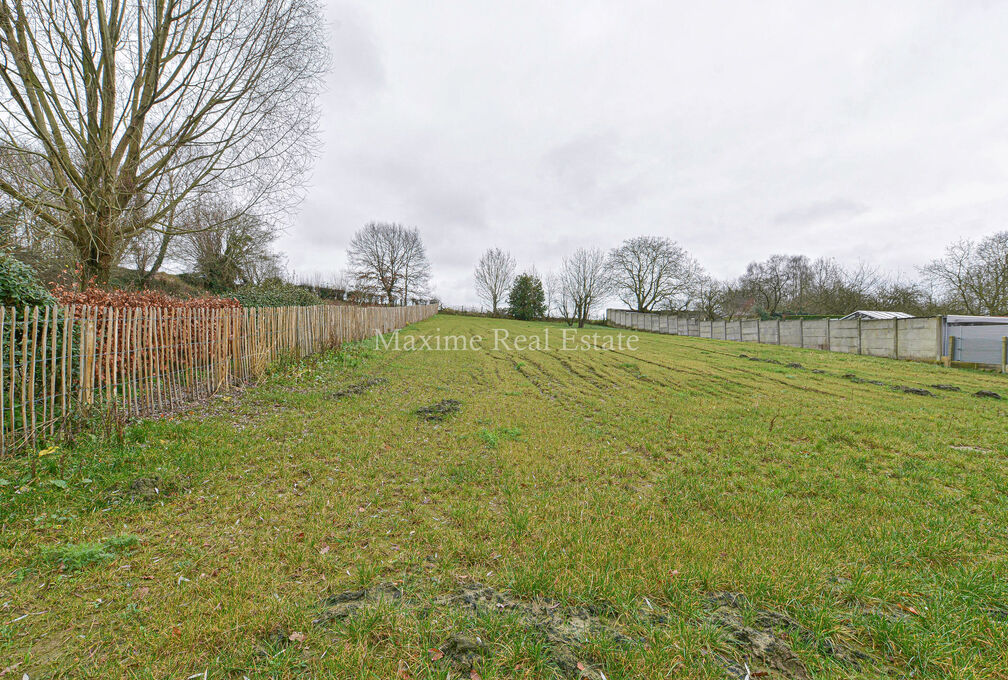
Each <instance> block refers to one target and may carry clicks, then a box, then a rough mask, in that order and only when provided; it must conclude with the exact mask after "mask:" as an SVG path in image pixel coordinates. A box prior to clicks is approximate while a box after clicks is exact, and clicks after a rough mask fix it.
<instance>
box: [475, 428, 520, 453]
mask: <svg viewBox="0 0 1008 680" xmlns="http://www.w3.org/2000/svg"><path fill="white" fill-rule="evenodd" d="M521 433H522V431H521V430H520V429H518V428H517V427H498V428H495V429H493V430H488V429H486V428H484V429H482V430H480V431H479V432H478V433H477V435H478V436H479V438H480V439H482V440H483V443H484V444H486V445H487V446H488V447H490V448H491V449H496V448H497V447H498V446H500V444H501V442H506V441H510V440H514V439H518V438H519V437H520V436H521Z"/></svg>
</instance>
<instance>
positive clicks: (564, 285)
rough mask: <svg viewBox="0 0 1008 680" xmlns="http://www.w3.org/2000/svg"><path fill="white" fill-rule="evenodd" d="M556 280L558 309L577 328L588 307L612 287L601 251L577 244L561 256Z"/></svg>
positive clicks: (582, 324) (587, 311)
mask: <svg viewBox="0 0 1008 680" xmlns="http://www.w3.org/2000/svg"><path fill="white" fill-rule="evenodd" d="M558 284H559V291H558V296H559V300H560V313H561V314H562V315H563V316H564V318H565V319H568V324H572V323H573V322H574V321H577V325H578V328H584V325H585V322H586V321H587V320H588V317H589V316H590V315H591V312H592V310H593V309H594V308H595V307H596V306H597V305H598V304H599V303H600V302H602V301H603V300H604V299H605V297H606V296H607V295H608V294H609V293H610V292H611V291H612V279H611V277H610V275H609V269H608V263H607V261H606V255H605V253H604V252H602V251H601V250H598V249H595V248H592V249H585V248H579V249H578V250H576V251H575V252H574V254H573V255H571V256H570V257H567V258H564V261H563V265H562V266H561V269H560V274H559V281H558ZM568 315H569V316H568Z"/></svg>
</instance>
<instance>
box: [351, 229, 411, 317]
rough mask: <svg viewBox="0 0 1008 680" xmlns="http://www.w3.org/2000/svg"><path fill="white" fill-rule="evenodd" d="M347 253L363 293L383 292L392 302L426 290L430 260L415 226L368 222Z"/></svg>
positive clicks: (388, 301) (406, 299) (357, 234)
mask: <svg viewBox="0 0 1008 680" xmlns="http://www.w3.org/2000/svg"><path fill="white" fill-rule="evenodd" d="M347 255H348V260H349V264H350V269H351V270H352V272H353V275H354V278H355V280H356V282H357V287H358V289H359V291H360V292H361V293H362V294H367V293H376V292H380V293H381V294H382V296H383V297H384V299H385V301H386V303H387V304H390V305H391V304H394V303H395V302H396V300H404V301H406V302H408V301H409V299H410V298H409V296H410V295H411V294H412V295H413V296H414V297H416V296H418V295H420V294H423V293H425V292H426V285H427V280H428V279H429V278H430V263H429V262H428V261H427V252H426V249H425V248H424V245H423V241H422V239H421V238H420V232H419V231H418V230H417V229H416V228H415V227H414V228H412V229H409V228H407V227H404V226H403V225H401V224H395V223H388V222H369V223H368V224H366V225H364V227H363V228H361V229H360V230H358V231H357V233H356V234H354V237H353V239H351V241H350V248H349V250H348V252H347Z"/></svg>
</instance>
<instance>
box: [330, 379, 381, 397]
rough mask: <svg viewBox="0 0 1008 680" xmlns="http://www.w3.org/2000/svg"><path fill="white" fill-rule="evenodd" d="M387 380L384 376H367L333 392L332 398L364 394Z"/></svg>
mask: <svg viewBox="0 0 1008 680" xmlns="http://www.w3.org/2000/svg"><path fill="white" fill-rule="evenodd" d="M386 382H388V381H387V380H386V379H385V378H368V379H367V380H361V381H360V382H357V383H354V384H353V385H350V386H349V387H344V388H343V389H341V390H339V391H338V392H334V393H333V399H343V398H344V397H352V396H355V395H358V394H364V393H365V392H368V391H370V390H371V389H372V388H374V387H377V386H378V385H384V384H385V383H386Z"/></svg>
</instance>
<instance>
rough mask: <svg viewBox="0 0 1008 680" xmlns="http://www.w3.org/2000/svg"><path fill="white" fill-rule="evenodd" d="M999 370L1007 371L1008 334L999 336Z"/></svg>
mask: <svg viewBox="0 0 1008 680" xmlns="http://www.w3.org/2000/svg"><path fill="white" fill-rule="evenodd" d="M1001 372H1002V373H1008V335H1002V336H1001Z"/></svg>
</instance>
